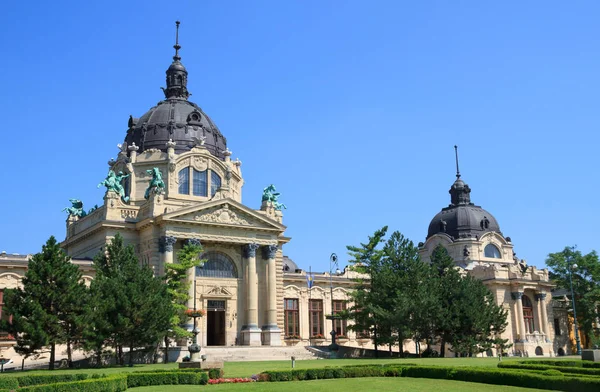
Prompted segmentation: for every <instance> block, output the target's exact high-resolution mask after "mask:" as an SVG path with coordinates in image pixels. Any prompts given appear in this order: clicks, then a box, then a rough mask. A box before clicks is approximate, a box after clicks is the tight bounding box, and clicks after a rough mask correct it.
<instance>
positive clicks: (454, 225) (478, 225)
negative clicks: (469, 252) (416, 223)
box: [427, 205, 500, 239]
mask: <svg viewBox="0 0 600 392" xmlns="http://www.w3.org/2000/svg"><path fill="white" fill-rule="evenodd" d="M488 231H495V232H497V233H500V226H499V225H498V221H497V220H496V218H494V216H493V215H492V214H490V213H489V212H488V211H486V210H484V209H483V208H481V207H479V206H476V205H467V206H450V207H446V208H443V209H442V211H440V212H438V213H437V214H436V216H434V217H433V219H432V220H431V223H429V230H428V232H427V238H429V237H431V236H432V235H435V234H438V233H445V234H448V235H449V236H450V237H453V238H454V239H458V238H475V237H476V236H477V237H481V235H482V234H483V233H487V232H488Z"/></svg>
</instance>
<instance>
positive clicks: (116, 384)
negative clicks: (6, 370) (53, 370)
mask: <svg viewBox="0 0 600 392" xmlns="http://www.w3.org/2000/svg"><path fill="white" fill-rule="evenodd" d="M126 389H127V376H126V375H125V374H118V375H113V376H109V377H103V378H90V379H87V380H82V381H71V382H58V383H54V384H46V385H33V386H30V387H23V388H19V389H18V390H19V392H21V391H23V392H120V391H125V390H126Z"/></svg>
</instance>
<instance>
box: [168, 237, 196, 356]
mask: <svg viewBox="0 0 600 392" xmlns="http://www.w3.org/2000/svg"><path fill="white" fill-rule="evenodd" d="M201 252H202V247H201V246H200V245H195V244H191V243H189V242H188V243H186V244H185V245H184V246H183V248H181V250H179V251H178V252H177V263H173V264H167V265H166V269H167V271H166V279H167V292H168V293H169V295H170V296H171V301H172V306H173V316H172V317H171V326H170V328H169V331H168V333H167V334H166V335H165V363H166V362H168V360H169V355H168V348H169V342H170V340H171V339H182V338H188V337H190V336H191V333H190V332H189V331H187V330H186V329H185V328H184V327H183V325H184V324H185V322H186V321H187V320H188V319H189V317H188V316H187V315H186V314H185V311H186V310H187V303H188V301H189V299H190V295H189V288H190V282H189V281H188V280H187V274H188V273H189V272H190V270H191V269H192V268H196V267H198V266H200V265H202V264H203V260H201V259H200V257H199V256H200V253H201ZM194 289H195V288H194Z"/></svg>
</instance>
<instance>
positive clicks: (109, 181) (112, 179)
mask: <svg viewBox="0 0 600 392" xmlns="http://www.w3.org/2000/svg"><path fill="white" fill-rule="evenodd" d="M127 177H129V174H124V173H123V172H122V171H120V172H119V174H116V173H115V172H114V171H113V170H109V171H108V175H107V176H106V178H105V179H104V180H103V181H102V182H101V183H100V184H98V188H100V187H101V186H105V187H106V191H107V192H110V191H112V192H115V193H117V194H118V195H119V196H121V199H122V200H123V201H124V202H125V203H127V202H129V196H125V188H123V184H122V183H121V182H122V181H123V179H125V178H127Z"/></svg>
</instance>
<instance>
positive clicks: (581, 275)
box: [546, 246, 600, 346]
mask: <svg viewBox="0 0 600 392" xmlns="http://www.w3.org/2000/svg"><path fill="white" fill-rule="evenodd" d="M575 264H576V265H577V268H573V266H574V265H575ZM546 265H547V266H548V267H549V268H550V270H551V275H550V277H551V279H552V280H553V281H554V282H556V284H557V285H558V286H559V287H561V288H564V289H566V290H567V292H568V297H571V286H570V279H569V278H570V276H569V275H570V273H572V281H573V292H574V293H575V309H576V310H577V320H578V323H579V327H580V329H581V331H582V332H583V334H584V335H585V336H586V342H587V343H588V346H589V342H590V337H592V336H593V335H594V333H595V332H596V331H594V326H593V323H594V320H597V318H598V317H600V309H599V307H600V261H599V259H598V253H596V251H591V252H590V253H588V254H585V255H584V254H582V253H581V251H579V250H577V248H576V247H575V246H567V247H565V248H564V249H563V250H562V251H561V252H557V253H550V254H549V255H548V257H547V258H546Z"/></svg>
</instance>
